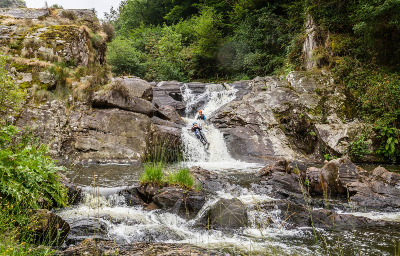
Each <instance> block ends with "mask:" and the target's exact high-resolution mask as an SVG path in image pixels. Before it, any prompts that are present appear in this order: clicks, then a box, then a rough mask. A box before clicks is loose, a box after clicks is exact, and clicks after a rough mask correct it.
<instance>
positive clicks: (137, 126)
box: [69, 109, 154, 162]
mask: <svg viewBox="0 0 400 256" xmlns="http://www.w3.org/2000/svg"><path fill="white" fill-rule="evenodd" d="M69 121H70V123H69V125H70V127H71V130H72V131H73V132H74V149H75V150H77V151H78V154H77V157H76V158H77V160H81V161H82V160H88V159H98V160H107V159H113V160H117V161H118V160H127V161H132V162H134V161H139V160H140V159H141V158H142V157H143V156H144V154H145V150H146V147H147V145H148V141H149V138H150V136H151V134H152V131H153V130H154V127H153V124H152V123H151V120H150V118H148V117H147V116H145V115H143V114H139V113H134V112H128V111H122V110H118V109H112V110H106V109H95V110H93V111H90V112H84V113H82V112H74V113H73V114H71V115H70V117H69Z"/></svg>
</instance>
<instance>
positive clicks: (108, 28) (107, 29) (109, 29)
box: [101, 22, 115, 43]
mask: <svg viewBox="0 0 400 256" xmlns="http://www.w3.org/2000/svg"><path fill="white" fill-rule="evenodd" d="M101 26H102V29H103V31H104V33H106V35H107V43H109V42H111V41H112V40H113V39H114V38H115V30H114V26H113V25H112V24H111V23H108V22H103V24H101Z"/></svg>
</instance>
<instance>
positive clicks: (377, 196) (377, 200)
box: [348, 167, 400, 210]
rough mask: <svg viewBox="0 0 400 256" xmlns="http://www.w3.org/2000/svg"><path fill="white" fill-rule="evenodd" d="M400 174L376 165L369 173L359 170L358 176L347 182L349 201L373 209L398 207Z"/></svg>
mask: <svg viewBox="0 0 400 256" xmlns="http://www.w3.org/2000/svg"><path fill="white" fill-rule="evenodd" d="M399 186H400V174H397V173H392V172H389V171H387V170H386V169H385V168H383V167H377V168H376V169H374V170H373V171H372V172H371V173H368V172H366V171H363V170H359V178H358V179H354V180H353V181H352V182H351V183H349V184H348V190H349V194H350V195H352V196H351V197H350V200H351V202H353V203H354V204H356V205H358V206H361V207H366V208H375V209H379V210H382V209H385V208H386V209H388V210H396V209H397V210H398V209H399V208H400V190H399Z"/></svg>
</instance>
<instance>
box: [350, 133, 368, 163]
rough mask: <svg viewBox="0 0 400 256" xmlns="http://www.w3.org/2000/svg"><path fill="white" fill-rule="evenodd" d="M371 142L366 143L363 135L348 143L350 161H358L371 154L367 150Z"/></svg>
mask: <svg viewBox="0 0 400 256" xmlns="http://www.w3.org/2000/svg"><path fill="white" fill-rule="evenodd" d="M370 144H371V142H369V141H367V138H366V136H365V135H364V134H362V135H360V136H358V137H357V138H356V139H355V140H354V141H353V142H350V144H349V148H348V153H349V155H350V157H351V160H352V161H357V160H360V159H361V158H362V157H363V156H365V155H368V154H371V153H372V151H371V150H370V149H369V145H370Z"/></svg>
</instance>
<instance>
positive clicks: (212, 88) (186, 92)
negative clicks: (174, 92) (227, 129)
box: [181, 84, 244, 169]
mask: <svg viewBox="0 0 400 256" xmlns="http://www.w3.org/2000/svg"><path fill="white" fill-rule="evenodd" d="M181 91H182V95H183V98H184V100H185V102H186V114H187V117H186V118H184V120H185V122H186V126H185V127H184V128H182V142H183V145H184V149H183V151H184V158H185V160H186V162H187V163H188V165H189V166H191V165H199V166H203V167H207V168H212V169H231V168H238V167H240V166H242V165H243V164H244V163H242V162H240V161H236V160H235V159H233V158H232V157H231V156H230V154H229V152H228V148H227V146H226V143H225V140H224V136H223V134H222V132H221V131H219V130H218V129H217V128H215V127H214V126H213V125H212V124H211V123H209V122H207V121H206V122H204V121H199V120H196V115H197V114H193V111H194V110H195V113H196V112H197V111H198V110H200V109H201V110H202V111H203V114H204V115H205V116H206V118H207V120H209V119H210V118H211V117H212V115H213V113H214V112H215V111H216V110H218V109H219V108H220V107H222V106H224V105H225V104H227V103H229V102H231V101H232V100H234V99H235V98H236V92H237V91H238V90H237V89H235V88H234V87H230V86H229V85H222V84H209V85H206V91H205V92H204V93H201V94H198V95H196V94H194V93H193V91H192V90H191V89H190V88H189V87H188V86H187V85H186V84H184V85H183V87H182V88H181ZM202 103H203V104H202ZM201 104H202V105H201ZM196 107H197V108H199V109H194V108H196ZM191 113H192V114H191ZM195 121H196V122H197V123H198V125H199V126H200V127H201V128H202V129H203V133H204V135H205V136H206V138H207V140H208V142H209V143H210V146H209V148H208V149H205V148H204V146H203V144H202V143H201V142H200V140H198V139H197V138H196V137H194V134H193V133H192V132H191V130H190V128H191V126H192V123H193V122H195Z"/></svg>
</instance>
